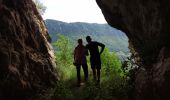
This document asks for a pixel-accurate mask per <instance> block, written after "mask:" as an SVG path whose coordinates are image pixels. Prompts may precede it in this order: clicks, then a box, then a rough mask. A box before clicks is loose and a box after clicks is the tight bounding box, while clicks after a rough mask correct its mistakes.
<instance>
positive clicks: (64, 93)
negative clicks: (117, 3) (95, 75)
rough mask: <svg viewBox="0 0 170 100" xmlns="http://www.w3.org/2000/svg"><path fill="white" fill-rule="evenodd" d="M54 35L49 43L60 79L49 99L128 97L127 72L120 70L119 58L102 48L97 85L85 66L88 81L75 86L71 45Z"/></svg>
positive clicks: (112, 99)
mask: <svg viewBox="0 0 170 100" xmlns="http://www.w3.org/2000/svg"><path fill="white" fill-rule="evenodd" d="M57 38H58V39H57V41H56V42H55V43H54V44H53V45H54V46H55V48H56V58H57V59H56V61H57V68H58V69H57V70H58V72H59V74H60V78H61V80H60V81H58V82H57V83H56V86H55V89H54V90H53V94H52V96H51V100H130V99H129V95H130V93H131V92H132V88H133V87H132V86H131V85H129V83H128V81H127V79H126V75H127V73H128V72H125V71H124V70H123V69H122V64H121V61H120V60H119V58H118V57H117V55H116V54H115V53H114V52H110V51H109V50H108V48H105V50H104V52H103V53H102V55H101V60H102V69H101V84H100V85H97V84H96V82H94V81H92V79H91V78H92V72H91V69H90V66H89V76H90V78H89V81H88V82H87V83H86V84H85V85H84V86H81V87H76V80H77V78H76V68H75V66H73V64H72V62H73V54H72V53H73V49H74V45H73V43H71V42H70V39H69V38H68V37H66V36H63V35H61V34H57ZM88 65H90V64H89V57H88ZM81 73H82V72H81ZM82 76H83V74H82ZM122 76H123V77H122ZM82 79H83V78H82Z"/></svg>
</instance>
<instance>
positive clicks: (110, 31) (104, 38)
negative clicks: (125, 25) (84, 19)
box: [45, 19, 129, 53]
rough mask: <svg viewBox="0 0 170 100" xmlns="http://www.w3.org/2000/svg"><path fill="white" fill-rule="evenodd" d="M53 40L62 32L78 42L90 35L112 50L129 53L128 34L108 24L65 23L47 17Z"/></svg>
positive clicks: (46, 21) (74, 41)
mask: <svg viewBox="0 0 170 100" xmlns="http://www.w3.org/2000/svg"><path fill="white" fill-rule="evenodd" d="M45 23H46V26H47V28H48V31H49V34H50V36H51V38H52V42H55V41H56V40H57V36H56V34H58V33H60V34H62V35H64V36H67V37H69V39H70V40H71V41H72V42H73V44H74V43H76V41H77V39H78V38H82V39H83V40H85V37H86V36H87V35H90V36H91V37H92V38H93V40H96V41H99V42H102V43H104V44H105V45H106V47H107V48H109V50H110V51H116V52H124V53H128V52H129V50H128V38H127V37H126V35H125V34H124V33H123V32H121V31H119V30H116V29H114V28H112V27H110V26H109V25H107V24H96V23H93V24H91V23H81V22H76V23H65V22H61V21H56V20H51V19H47V20H45Z"/></svg>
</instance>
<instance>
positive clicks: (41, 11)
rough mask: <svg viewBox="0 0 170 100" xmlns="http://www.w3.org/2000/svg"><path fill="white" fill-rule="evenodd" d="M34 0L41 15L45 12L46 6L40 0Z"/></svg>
mask: <svg viewBox="0 0 170 100" xmlns="http://www.w3.org/2000/svg"><path fill="white" fill-rule="evenodd" d="M33 1H34V2H35V5H36V7H37V9H38V11H39V13H40V14H41V15H43V14H44V13H45V10H46V9H47V7H46V6H45V5H44V4H43V3H42V2H40V0H33Z"/></svg>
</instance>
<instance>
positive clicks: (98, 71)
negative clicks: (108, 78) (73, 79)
mask: <svg viewBox="0 0 170 100" xmlns="http://www.w3.org/2000/svg"><path fill="white" fill-rule="evenodd" d="M97 82H98V83H100V69H97Z"/></svg>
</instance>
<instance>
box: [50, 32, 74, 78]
mask: <svg viewBox="0 0 170 100" xmlns="http://www.w3.org/2000/svg"><path fill="white" fill-rule="evenodd" d="M57 38H58V39H57V41H56V42H55V43H53V45H54V47H55V49H56V61H57V66H58V68H59V69H58V70H59V71H60V75H61V76H62V77H63V78H69V77H67V76H70V75H69V74H70V73H72V70H73V69H74V67H72V66H73V47H72V45H71V43H70V40H69V38H68V37H66V36H63V35H61V34H57Z"/></svg>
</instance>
